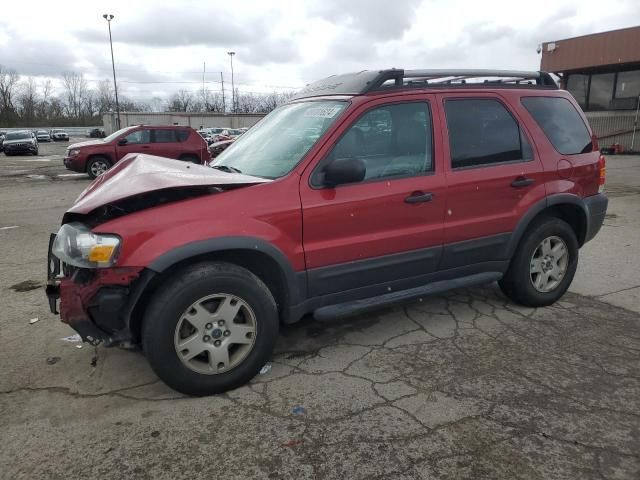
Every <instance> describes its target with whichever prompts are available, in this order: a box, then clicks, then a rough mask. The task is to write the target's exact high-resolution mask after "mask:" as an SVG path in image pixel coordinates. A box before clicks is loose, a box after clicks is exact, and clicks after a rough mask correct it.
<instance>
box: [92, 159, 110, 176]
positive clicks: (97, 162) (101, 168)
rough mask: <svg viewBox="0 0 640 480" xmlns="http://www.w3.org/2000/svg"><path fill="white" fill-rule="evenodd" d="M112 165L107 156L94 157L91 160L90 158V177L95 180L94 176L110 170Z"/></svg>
mask: <svg viewBox="0 0 640 480" xmlns="http://www.w3.org/2000/svg"><path fill="white" fill-rule="evenodd" d="M110 166H111V164H110V163H109V160H107V159H106V158H104V157H93V158H92V159H91V160H89V163H87V173H88V174H89V178H91V179H92V180H93V179H94V178H97V177H99V176H100V175H102V174H103V173H104V172H106V171H107V170H109V167H110Z"/></svg>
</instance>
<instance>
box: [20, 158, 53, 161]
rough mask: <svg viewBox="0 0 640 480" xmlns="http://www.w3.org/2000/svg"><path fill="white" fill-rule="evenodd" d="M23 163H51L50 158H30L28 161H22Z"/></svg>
mask: <svg viewBox="0 0 640 480" xmlns="http://www.w3.org/2000/svg"><path fill="white" fill-rule="evenodd" d="M22 161H23V162H53V159H51V158H30V159H29V160H22Z"/></svg>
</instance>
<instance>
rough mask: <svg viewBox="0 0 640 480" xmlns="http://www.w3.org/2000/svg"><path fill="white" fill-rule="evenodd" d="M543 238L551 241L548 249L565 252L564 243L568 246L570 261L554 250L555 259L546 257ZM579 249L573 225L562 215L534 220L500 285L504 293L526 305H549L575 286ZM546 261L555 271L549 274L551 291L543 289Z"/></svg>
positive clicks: (567, 251) (551, 254)
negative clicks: (563, 218) (571, 286)
mask: <svg viewBox="0 0 640 480" xmlns="http://www.w3.org/2000/svg"><path fill="white" fill-rule="evenodd" d="M543 241H545V242H547V241H548V243H546V245H547V250H549V249H550V250H554V249H555V250H558V251H562V249H561V246H562V245H564V247H565V250H566V260H565V261H562V260H558V259H559V258H560V255H559V254H558V253H550V256H551V257H553V258H550V259H549V260H545V257H544V253H543V252H544V250H545V246H543ZM578 252H579V245H578V240H577V238H576V234H575V232H574V231H573V228H571V226H570V225H569V224H568V223H567V222H565V221H564V220H561V219H559V218H556V217H551V216H542V217H540V218H538V219H536V220H534V222H533V223H532V224H531V225H530V226H529V228H528V229H527V231H526V232H525V234H524V235H523V237H522V240H521V241H520V244H519V245H518V248H517V249H516V252H515V254H514V256H513V258H512V259H511V264H510V265H509V269H508V270H507V272H506V274H505V276H504V277H503V278H502V279H501V280H500V281H499V282H498V284H499V285H500V288H501V289H502V291H503V293H504V294H505V295H506V296H507V297H509V298H510V299H511V300H513V301H514V302H516V303H519V304H521V305H524V306H526V307H534V308H537V307H546V306H548V305H551V304H552V303H554V302H556V301H557V300H558V299H560V298H561V297H562V296H563V295H564V294H565V292H566V291H567V289H568V288H569V286H570V285H571V282H572V281H573V277H574V275H575V273H576V269H577V267H578V256H579V253H578ZM534 256H535V257H534ZM556 257H558V258H556ZM545 263H546V264H547V268H551V270H549V272H550V273H552V274H550V275H549V276H548V277H547V278H548V279H549V283H548V284H546V287H548V290H547V289H545V288H540V287H544V286H545V282H544V278H545V277H544V275H545V272H544V267H543V265H544V264H545ZM563 264H564V268H562V265H563ZM535 271H539V273H535ZM562 272H564V273H562ZM559 273H560V274H561V275H558V274H559ZM540 275H542V277H543V280H542V281H541V282H540V283H539V284H538V286H536V285H534V283H538V280H539V279H540ZM554 276H556V277H558V276H560V278H553V277H554Z"/></svg>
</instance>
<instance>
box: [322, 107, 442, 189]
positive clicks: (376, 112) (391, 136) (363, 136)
mask: <svg viewBox="0 0 640 480" xmlns="http://www.w3.org/2000/svg"><path fill="white" fill-rule="evenodd" d="M431 132H432V128H431V112H430V110H429V105H428V104H427V103H423V102H419V103H418V102H414V103H402V104H393V105H384V106H381V107H377V108H374V109H372V110H370V111H368V112H367V113H365V114H364V115H362V116H361V117H360V118H359V119H358V120H357V121H356V123H354V124H353V125H352V126H351V127H350V128H349V130H347V132H346V133H345V134H344V135H343V136H342V137H341V138H340V140H339V141H338V143H336V145H335V146H334V147H333V149H332V150H331V152H330V153H329V156H328V158H327V160H326V162H327V163H329V162H331V161H332V160H335V159H338V158H358V159H360V160H362V161H363V162H364V164H365V167H366V174H365V178H364V181H367V180H376V179H383V178H393V177H407V176H415V175H420V174H424V173H428V172H431V171H433V148H432V133H431Z"/></svg>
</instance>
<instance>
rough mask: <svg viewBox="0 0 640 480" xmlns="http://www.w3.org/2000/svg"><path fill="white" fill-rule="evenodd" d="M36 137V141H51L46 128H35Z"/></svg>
mask: <svg viewBox="0 0 640 480" xmlns="http://www.w3.org/2000/svg"><path fill="white" fill-rule="evenodd" d="M36 138H37V139H38V142H50V141H51V135H50V134H49V132H48V131H47V130H37V131H36Z"/></svg>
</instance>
